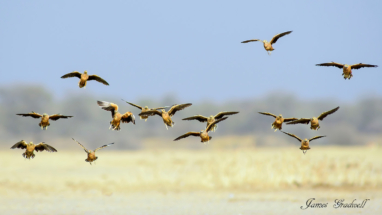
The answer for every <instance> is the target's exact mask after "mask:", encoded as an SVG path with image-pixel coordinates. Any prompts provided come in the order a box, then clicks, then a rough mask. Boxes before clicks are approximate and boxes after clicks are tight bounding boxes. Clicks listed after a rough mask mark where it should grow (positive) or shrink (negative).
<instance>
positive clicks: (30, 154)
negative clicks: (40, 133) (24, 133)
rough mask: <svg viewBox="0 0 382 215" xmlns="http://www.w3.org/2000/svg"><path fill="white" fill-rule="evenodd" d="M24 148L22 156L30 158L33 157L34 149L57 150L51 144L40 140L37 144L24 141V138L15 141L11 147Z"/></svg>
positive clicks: (39, 150)
mask: <svg viewBox="0 0 382 215" xmlns="http://www.w3.org/2000/svg"><path fill="white" fill-rule="evenodd" d="M16 148H17V149H26V150H25V153H23V154H22V155H23V157H24V158H27V159H29V160H30V159H31V158H34V157H35V154H34V153H33V152H34V150H36V152H42V151H44V150H45V151H48V152H57V150H56V149H55V148H53V147H52V146H50V145H48V144H45V143H44V142H41V143H39V144H37V145H35V144H33V142H30V143H26V142H25V141H24V140H21V141H20V142H18V143H16V144H15V145H13V146H12V147H11V149H16Z"/></svg>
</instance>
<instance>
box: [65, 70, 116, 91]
mask: <svg viewBox="0 0 382 215" xmlns="http://www.w3.org/2000/svg"><path fill="white" fill-rule="evenodd" d="M72 77H77V78H79V79H80V82H78V86H79V87H80V88H83V87H85V88H86V82H87V81H92V80H94V81H98V82H100V83H102V84H104V85H109V83H107V82H106V81H105V80H103V79H102V78H101V77H99V76H98V75H88V72H87V71H84V73H83V74H81V73H79V72H77V71H74V72H71V73H68V74H66V75H63V76H62V77H61V78H72Z"/></svg>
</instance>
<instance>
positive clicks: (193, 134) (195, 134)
mask: <svg viewBox="0 0 382 215" xmlns="http://www.w3.org/2000/svg"><path fill="white" fill-rule="evenodd" d="M188 136H196V137H199V136H200V132H195V131H191V132H188V133H185V134H183V135H182V136H179V137H178V138H176V139H175V140H174V141H177V140H180V139H183V138H186V137H188Z"/></svg>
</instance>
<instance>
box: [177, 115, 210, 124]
mask: <svg viewBox="0 0 382 215" xmlns="http://www.w3.org/2000/svg"><path fill="white" fill-rule="evenodd" d="M194 119H196V120H198V121H199V122H207V119H208V118H207V117H205V116H202V115H195V116H192V117H187V118H184V119H182V120H194Z"/></svg>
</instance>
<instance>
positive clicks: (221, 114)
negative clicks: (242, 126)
mask: <svg viewBox="0 0 382 215" xmlns="http://www.w3.org/2000/svg"><path fill="white" fill-rule="evenodd" d="M238 113H239V112H227V111H226V112H220V113H218V114H216V115H215V119H221V118H223V117H224V116H225V115H234V114H238Z"/></svg>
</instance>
